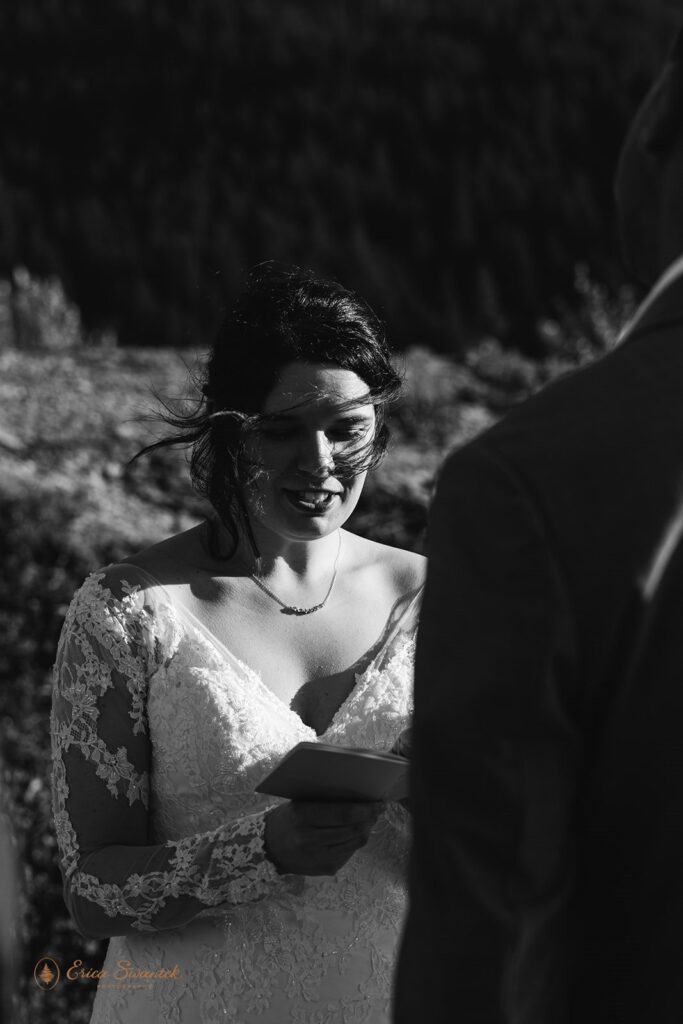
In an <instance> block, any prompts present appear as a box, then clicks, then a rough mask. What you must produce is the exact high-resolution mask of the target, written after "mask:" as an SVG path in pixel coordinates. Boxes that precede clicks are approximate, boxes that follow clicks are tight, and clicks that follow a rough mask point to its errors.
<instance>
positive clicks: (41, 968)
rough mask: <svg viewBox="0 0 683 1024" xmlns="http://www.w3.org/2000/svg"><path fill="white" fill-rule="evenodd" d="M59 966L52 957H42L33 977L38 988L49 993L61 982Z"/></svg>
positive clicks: (34, 969)
mask: <svg viewBox="0 0 683 1024" xmlns="http://www.w3.org/2000/svg"><path fill="white" fill-rule="evenodd" d="M59 975H60V971H59V964H58V963H57V961H56V960H53V959H52V957H51V956H44V957H42V958H41V959H40V960H39V961H38V963H37V964H36V966H35V967H34V968H33V977H34V980H35V983H36V985H37V986H38V988H41V989H42V990H43V992H49V991H50V989H52V988H54V987H55V985H56V984H57V982H58V981H59Z"/></svg>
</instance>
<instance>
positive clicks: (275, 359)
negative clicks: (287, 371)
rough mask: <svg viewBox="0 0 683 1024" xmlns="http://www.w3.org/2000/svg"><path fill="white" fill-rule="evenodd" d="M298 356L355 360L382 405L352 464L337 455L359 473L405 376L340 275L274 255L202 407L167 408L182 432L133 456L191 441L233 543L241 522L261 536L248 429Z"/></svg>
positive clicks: (209, 379)
mask: <svg viewBox="0 0 683 1024" xmlns="http://www.w3.org/2000/svg"><path fill="white" fill-rule="evenodd" d="M297 361H300V362H309V363H318V364H320V363H322V364H326V365H329V366H334V367H338V368H339V369H342V370H350V371H351V372H353V373H355V374H356V375H357V376H358V377H359V378H360V379H361V380H362V381H363V382H364V383H365V384H366V385H367V387H368V393H369V401H370V402H372V403H373V404H374V406H375V413H376V429H375V433H374V436H373V439H372V442H371V444H370V445H368V446H366V448H365V449H363V450H362V451H360V452H355V453H354V455H353V457H351V458H349V459H347V460H346V462H345V464H344V465H339V464H338V463H337V461H336V460H335V473H336V474H337V475H342V476H343V475H346V476H347V477H352V476H355V475H357V474H358V473H361V472H364V471H366V470H368V469H372V468H373V467H374V466H376V465H377V463H378V462H379V461H380V459H381V458H382V455H383V454H384V451H385V449H386V445H387V440H388V431H387V427H386V424H385V421H384V411H385V408H386V406H387V404H388V403H389V402H390V401H392V400H393V399H394V398H395V397H396V396H397V395H398V392H399V390H400V386H401V382H400V378H399V376H398V374H397V373H396V371H395V369H394V367H393V366H392V364H391V360H390V352H389V349H388V347H387V345H386V342H385V340H384V335H383V331H382V327H381V324H380V323H379V321H378V320H377V318H376V317H375V315H374V314H373V313H372V311H371V310H370V309H369V308H368V307H367V306H366V305H365V304H364V303H363V302H362V301H361V300H360V299H358V298H357V297H356V296H355V295H354V294H353V293H352V292H350V291H348V290H347V289H346V288H343V287H342V286H341V285H340V284H338V283H337V282H336V281H330V280H326V279H324V278H321V277H318V276H316V275H315V274H314V273H312V272H311V271H308V270H302V269H300V268H299V267H282V266H280V265H276V264H273V263H265V264H261V265H259V266H258V267H256V268H255V269H254V270H253V271H252V272H251V273H250V274H249V276H248V279H247V282H246V287H245V288H244V290H243V291H242V293H241V294H240V296H239V297H238V299H237V302H236V303H235V305H234V307H233V309H232V310H231V311H230V312H229V313H228V315H227V316H226V318H225V320H224V321H223V323H222V325H221V327H220V329H219V330H218V332H217V335H216V338H215V340H214V343H213V346H212V348H211V352H210V355H209V359H208V362H207V367H206V373H205V377H204V379H203V380H201V382H200V384H201V393H202V396H203V397H202V399H201V400H200V404H199V407H198V408H197V409H196V411H195V412H193V413H191V414H188V415H182V414H180V415H177V414H169V415H165V416H164V420H165V421H166V422H167V423H169V424H170V425H171V426H173V427H174V428H175V429H176V431H177V433H176V434H174V435H173V436H170V437H167V438H163V439H162V440H160V441H157V442H156V443H155V444H152V445H149V446H148V447H146V448H143V449H142V451H140V452H138V454H137V455H136V456H135V458H138V457H139V456H140V455H144V454H146V453H147V452H149V451H153V450H154V449H156V448H161V447H169V446H185V447H191V449H192V455H191V460H190V472H191V477H192V483H193V485H194V487H195V489H196V490H197V491H198V493H199V494H201V495H202V496H203V497H205V498H207V499H208V501H209V502H210V503H211V505H212V506H213V508H214V509H215V511H216V512H217V514H218V516H219V518H220V520H221V522H222V523H223V525H224V526H225V527H226V528H227V529H228V531H229V532H230V534H231V535H232V537H233V540H234V541H235V543H236V542H237V539H238V535H239V528H240V526H241V527H242V528H243V529H245V530H246V533H247V536H248V537H249V538H250V540H251V541H252V546H253V538H251V531H250V529H249V522H248V518H247V513H246V509H245V505H244V500H243V497H242V495H243V489H244V486H245V484H246V483H248V482H249V479H250V478H251V477H250V474H251V473H253V472H254V467H253V466H250V465H249V464H248V463H247V462H246V461H245V459H244V457H243V442H244V438H245V435H246V432H247V431H248V430H253V429H258V424H259V414H260V411H261V409H262V407H263V404H264V401H265V399H266V397H267V395H268V394H269V392H270V391H271V390H272V388H273V386H274V385H275V383H276V381H277V379H278V375H279V373H280V371H281V370H282V368H283V367H284V366H286V365H287V364H289V363H292V362H297Z"/></svg>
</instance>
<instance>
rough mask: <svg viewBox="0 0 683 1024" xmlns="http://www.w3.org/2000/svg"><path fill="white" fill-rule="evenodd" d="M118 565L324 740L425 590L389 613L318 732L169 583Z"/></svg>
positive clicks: (308, 729) (141, 570) (299, 724)
mask: <svg viewBox="0 0 683 1024" xmlns="http://www.w3.org/2000/svg"><path fill="white" fill-rule="evenodd" d="M118 565H119V568H124V567H125V566H130V568H131V569H135V571H136V572H139V573H141V575H142V576H146V577H147V579H148V580H149V582H150V583H151V584H152V585H153V586H155V587H158V588H159V589H160V590H161V591H162V592H163V594H164V595H165V596H166V600H167V601H168V604H169V605H170V607H171V610H172V612H173V614H174V615H176V616H178V615H180V616H182V615H186V616H187V618H188V619H190V620H191V624H192V625H193V626H194V628H195V629H196V630H197V632H199V633H201V635H202V636H203V637H204V639H205V640H206V641H207V643H209V644H210V646H211V647H213V648H214V649H215V650H216V651H217V652H218V654H219V655H221V657H222V659H223V661H224V662H225V663H226V664H228V665H233V666H237V668H239V669H240V670H241V671H242V672H243V673H245V674H246V675H247V676H248V677H249V678H251V679H253V680H255V681H256V683H257V685H258V686H259V687H260V689H261V692H262V693H263V694H264V696H265V697H266V698H267V699H268V700H269V701H270V702H271V704H273V705H274V706H276V707H278V708H283V709H284V710H285V711H286V712H287V713H288V714H289V715H290V716H291V717H292V718H294V719H295V720H296V722H297V724H298V726H299V727H300V728H302V729H304V730H305V731H306V732H307V733H309V734H310V735H312V736H314V737H315V739H316V740H322V739H323V738H324V737H325V736H327V734H328V733H329V732H331V731H332V728H333V727H334V726H335V725H336V723H337V719H338V718H339V717H340V715H341V713H342V711H343V710H344V709H345V708H346V706H347V704H349V702H350V701H351V699H352V698H353V697H355V696H356V694H357V691H358V688H359V686H360V683H361V681H362V680H363V679H364V677H365V676H366V675H367V674H368V672H369V671H370V669H371V668H372V666H373V665H374V664H375V663H376V662H377V660H378V659H379V657H380V656H381V655H382V654H383V653H384V651H386V650H387V648H388V646H389V644H391V643H392V642H393V640H394V639H395V638H396V636H397V634H398V632H399V630H400V628H401V624H402V623H403V622H404V621H405V620H406V618H407V617H408V615H409V613H410V611H411V609H412V608H414V606H415V603H416V602H417V600H418V599H419V597H420V594H421V593H422V590H423V589H424V584H422V586H420V587H419V588H418V590H417V591H416V593H415V594H414V595H413V597H412V598H411V600H410V601H409V603H408V605H407V606H406V608H405V609H404V610H403V612H401V614H400V615H399V616H398V618H397V620H396V622H395V623H394V624H393V626H390V622H391V616H389V619H387V622H386V624H385V626H384V629H383V630H382V633H381V636H380V639H379V640H378V641H377V651H376V653H375V654H374V655H373V657H372V658H370V660H369V661H368V662H367V664H365V665H364V667H363V669H362V670H361V671H359V672H355V671H354V674H353V675H354V683H353V686H352V687H351V689H350V690H349V692H348V694H347V695H346V697H345V698H344V700H343V701H342V702H341V704H340V705H339V707H338V708H337V710H336V711H335V713H334V715H333V716H332V718H331V719H330V724H329V725H328V727H327V729H325V731H324V732H321V733H317V732H316V731H315V729H314V728H313V726H311V725H306V723H305V722H304V720H303V718H302V717H301V715H300V714H298V712H296V711H295V710H294V709H293V708H291V707H290V706H289V704H286V703H285V701H284V700H283V699H282V697H279V696H278V695H277V693H276V692H275V690H273V689H272V688H271V687H270V686H268V684H267V683H266V682H265V680H264V679H263V678H262V676H261V673H260V672H258V671H257V670H256V669H255V668H252V667H251V665H248V664H247V663H246V662H245V661H242V659H241V658H238V657H237V655H235V654H233V653H232V651H231V650H230V649H229V648H228V647H226V646H225V644H224V643H223V642H222V640H219V639H218V637H217V636H216V635H215V634H214V633H212V632H211V630H210V629H208V628H207V627H206V626H205V625H204V623H203V622H202V621H201V619H199V618H198V617H197V616H196V615H195V614H194V612H192V611H190V609H189V608H187V607H186V606H185V605H184V604H183V603H182V602H179V601H178V602H176V601H174V600H173V595H172V594H171V593H170V591H169V590H168V589H167V588H166V586H165V585H164V584H163V583H162V582H161V581H160V580H158V579H157V578H156V576H153V575H152V574H151V572H148V571H147V569H142V568H141V567H140V566H138V565H135V564H134V563H133V562H119V563H118ZM387 634H388V635H387ZM382 641H383V642H382ZM372 649H373V648H372V647H371V648H370V649H369V650H370V651H371V650H372ZM368 653H369V652H368V651H366V652H365V654H363V655H361V657H360V658H358V659H357V661H356V662H354V664H356V665H359V664H361V665H362V664H363V662H364V660H365V658H366V657H367V654H368Z"/></svg>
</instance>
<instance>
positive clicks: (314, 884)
mask: <svg viewBox="0 0 683 1024" xmlns="http://www.w3.org/2000/svg"><path fill="white" fill-rule="evenodd" d="M419 596H420V595H419V594H418V595H417V596H415V597H412V595H411V598H412V599H410V600H408V599H406V601H405V602H404V604H403V607H402V609H401V610H400V611H399V612H398V613H396V614H395V615H394V617H393V621H391V622H390V623H388V624H387V629H386V631H385V635H384V637H383V638H382V641H381V643H380V644H378V646H377V647H376V648H375V649H373V652H372V653H371V654H369V655H368V658H367V659H366V664H364V665H363V664H362V663H360V664H359V671H358V672H357V673H356V681H355V686H354V688H353V690H352V691H351V693H350V694H349V696H348V698H347V699H346V700H345V701H344V703H343V704H342V706H341V707H340V708H339V710H338V711H337V713H336V714H335V716H334V718H333V720H332V722H331V724H330V726H329V728H328V729H327V730H326V732H325V733H324V734H322V735H321V736H319V737H317V736H316V733H315V732H314V730H313V729H311V728H310V727H308V726H307V725H305V724H304V723H303V722H302V720H301V718H300V717H299V716H298V715H297V714H296V713H295V712H294V711H293V710H291V709H290V708H289V707H288V706H287V705H286V704H285V703H284V702H283V701H281V700H280V699H279V698H278V697H277V696H276V695H275V694H274V693H273V692H272V691H271V690H270V689H269V688H268V687H267V686H266V685H265V684H264V683H263V682H262V680H261V678H260V677H259V675H258V674H257V673H256V672H255V671H253V670H252V669H250V668H249V667H248V666H247V665H245V664H243V663H242V662H240V661H238V660H237V659H236V658H235V657H234V656H232V655H231V654H230V653H229V651H228V650H227V649H226V648H225V647H223V646H222V645H221V644H220V643H219V642H218V641H217V640H216V639H215V638H214V637H213V636H212V635H211V634H210V633H208V632H207V631H206V630H205V628H204V627H203V626H202V624H201V623H200V622H199V620H197V619H196V618H195V617H194V616H193V615H192V614H191V613H190V612H189V611H187V610H186V609H185V608H183V607H182V606H178V605H177V604H174V602H173V600H172V598H171V596H170V593H169V592H168V591H166V590H165V589H164V588H163V587H162V586H161V585H160V584H158V583H157V581H156V580H153V579H152V577H148V576H147V574H145V573H143V572H142V570H140V569H137V568H135V567H133V566H130V565H119V566H113V567H109V568H108V569H106V570H102V571H100V572H97V573H93V574H92V575H91V576H89V577H88V579H87V580H86V581H85V583H84V584H83V586H82V587H81V588H80V590H79V591H78V592H77V593H76V595H75V597H74V599H73V601H72V603H71V606H70V608H69V611H68V614H67V617H66V622H65V624H64V628H63V631H62V636H61V639H60V644H59V651H58V655H57V662H56V665H55V675H54V696H53V708H52V747H53V804H54V815H55V825H56V831H57V839H58V846H59V852H60V858H61V868H62V875H63V878H64V896H65V900H66V903H67V906H68V907H69V910H70V912H71V915H72V918H73V920H74V921H75V922H76V925H77V927H78V928H79V930H81V931H82V932H83V934H85V935H94V936H104V935H113V936H114V937H113V938H111V939H110V942H109V947H108V951H107V956H106V961H105V964H104V969H105V971H106V972H107V973H106V975H105V976H103V977H102V978H101V979H100V981H99V983H98V990H97V994H96V997H95V1003H94V1009H93V1015H92V1018H91V1022H92V1024H113V1022H124V1024H151V1022H161V1021H165V1022H166V1021H168V1022H171V1021H172V1022H180V1024H199V1022H211V1024H214V1022H218V1021H229V1022H234V1024H250V1022H259V1024H361V1022H363V1024H388V1021H389V1019H390V1014H389V1002H390V994H391V981H392V968H393V961H394V956H395V953H396V949H397V944H398V938H399V933H400V929H401V925H402V918H403V913H404V904H405V898H406V876H405V872H406V859H407V846H408V823H407V814H406V812H405V811H404V810H403V808H402V807H401V806H400V805H398V804H390V805H388V808H387V810H386V811H385V812H384V813H383V814H382V816H381V817H380V819H379V822H378V824H377V825H376V826H375V828H374V831H373V833H372V835H371V837H370V840H369V842H368V843H367V844H366V846H365V847H363V848H362V849H361V850H359V851H358V852H356V853H355V854H354V855H353V856H352V857H351V859H350V860H349V861H348V862H347V863H346V864H345V866H344V867H343V868H342V869H341V870H340V871H339V872H338V873H337V874H336V875H335V876H334V877H305V878H304V877H303V876H295V875H278V873H277V871H276V870H275V867H274V866H273V865H272V863H271V862H270V861H269V860H267V859H266V856H265V853H264V847H263V831H264V814H265V812H266V811H267V810H268V809H269V808H271V807H273V806H275V805H276V804H278V803H279V802H280V801H279V800H278V799H277V798H274V797H268V796H263V795H260V794H257V793H255V792H254V787H255V786H256V785H257V784H258V783H259V782H260V780H261V779H262V778H263V777H264V776H265V775H266V774H267V773H268V772H269V771H270V769H271V768H273V767H274V765H275V764H276V763H277V762H278V761H279V760H280V759H281V758H282V757H283V755H284V754H285V753H287V751H288V750H290V749H291V748H292V747H293V746H294V745H295V744H296V743H298V742H300V741H302V740H307V741H316V740H319V741H321V742H325V743H334V744H339V745H343V746H353V747H368V748H373V749H376V750H388V749H389V748H390V747H391V746H392V745H393V743H394V741H395V740H396V738H397V736H398V734H399V733H400V732H401V731H402V729H404V728H405V727H406V726H407V725H408V723H409V716H410V713H411V710H412V676H413V656H414V645H415V632H416V616H417V607H418V604H419ZM144 972H147V974H148V975H150V974H151V975H156V976H155V977H149V976H147V977H144V976H143V977H139V975H140V973H143V974H144ZM136 975H138V976H136ZM164 975H165V976H164Z"/></svg>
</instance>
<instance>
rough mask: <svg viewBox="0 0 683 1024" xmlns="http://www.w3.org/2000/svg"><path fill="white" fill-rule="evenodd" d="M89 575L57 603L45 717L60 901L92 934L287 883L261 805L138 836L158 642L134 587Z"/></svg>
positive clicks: (142, 825)
mask: <svg viewBox="0 0 683 1024" xmlns="http://www.w3.org/2000/svg"><path fill="white" fill-rule="evenodd" d="M101 579H102V577H101V575H99V574H98V575H94V576H91V577H90V578H89V579H88V580H87V581H86V583H85V584H84V585H83V587H82V588H81V589H80V591H79V592H78V593H77V594H76V596H75V598H74V600H73V602H72V604H71V607H70V609H69V612H68V615H67V618H66V622H65V624H64V628H63V630H62V635H61V639H60V644H59V649H58V654H57V661H56V664H55V668H54V686H53V703H52V717H51V733H52V751H53V780H52V782H53V787H52V788H53V809H54V818H55V826H56V832H57V841H58V848H59V855H60V866H61V871H62V878H63V883H64V890H63V891H64V899H65V902H66V904H67V907H68V909H69V912H70V914H71V917H72V919H73V921H74V923H75V925H76V927H77V928H78V930H79V931H80V932H81V933H82V934H83V935H84V936H86V937H94V938H105V937H108V936H111V935H122V934H126V933H128V932H131V931H134V930H136V929H137V930H143V931H155V930H159V929H167V928H174V927H178V926H181V925H183V924H185V923H187V922H188V921H190V920H191V919H192V918H193V917H195V916H196V915H197V914H198V913H199V912H200V911H202V910H204V909H206V908H207V907H211V906H216V905H218V904H222V903H232V904H238V903H242V902H245V901H248V900H253V899H257V898H259V897H260V896H263V895H264V894H266V893H268V892H270V891H273V890H274V889H276V888H279V887H282V886H283V885H286V884H287V880H286V879H283V877H282V876H280V875H278V873H277V870H276V868H275V866H274V865H273V864H272V863H271V861H270V860H269V859H268V858H267V857H266V853H265V850H264V828H265V813H266V812H265V811H264V812H259V813H255V814H250V815H247V816H245V817H241V818H238V819H234V820H232V821H228V822H226V823H225V824H223V825H221V826H220V827H218V828H216V829H214V830H212V831H209V832H202V833H198V834H196V835H191V836H187V837H186V838H183V839H180V840H178V841H175V842H168V843H165V844H155V843H153V842H151V841H150V828H149V772H150V741H149V733H148V727H147V717H146V694H147V680H148V678H149V676H150V675H151V674H152V673H153V671H154V670H155V668H156V667H157V666H156V663H155V659H156V658H157V657H158V655H157V646H158V645H157V642H156V639H155V636H154V632H153V629H152V622H151V619H150V616H149V613H148V612H147V611H146V610H145V607H144V603H143V601H142V599H141V595H140V594H139V593H135V591H134V590H132V591H130V592H127V588H126V585H125V583H122V581H118V582H117V581H116V579H114V580H113V581H110V580H108V582H109V585H110V586H111V588H112V589H109V588H108V587H106V586H103V585H101Z"/></svg>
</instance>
